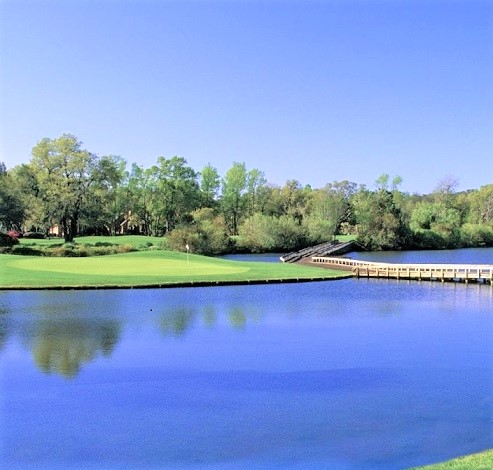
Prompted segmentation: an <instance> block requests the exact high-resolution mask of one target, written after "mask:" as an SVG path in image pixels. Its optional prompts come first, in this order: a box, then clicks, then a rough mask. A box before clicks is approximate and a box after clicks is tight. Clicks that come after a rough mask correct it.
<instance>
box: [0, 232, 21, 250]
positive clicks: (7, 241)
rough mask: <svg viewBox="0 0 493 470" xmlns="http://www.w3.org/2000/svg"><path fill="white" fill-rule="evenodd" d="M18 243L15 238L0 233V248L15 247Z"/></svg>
mask: <svg viewBox="0 0 493 470" xmlns="http://www.w3.org/2000/svg"><path fill="white" fill-rule="evenodd" d="M18 243H19V240H18V239H17V238H15V237H11V236H10V235H8V234H7V233H1V232H0V246H2V247H4V246H5V247H11V246H14V245H17V244H18Z"/></svg>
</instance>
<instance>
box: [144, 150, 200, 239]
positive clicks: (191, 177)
mask: <svg viewBox="0 0 493 470" xmlns="http://www.w3.org/2000/svg"><path fill="white" fill-rule="evenodd" d="M157 160H158V166H157V167H153V168H156V177H157V188H156V189H157V201H158V202H159V204H158V207H162V210H163V214H164V222H165V230H164V232H165V233H166V232H169V231H170V230H172V229H173V227H174V226H175V224H177V223H179V222H182V221H183V220H184V218H185V216H186V215H189V214H190V213H191V212H192V211H193V210H195V209H197V208H198V207H199V206H200V193H199V185H198V183H197V176H198V175H197V173H196V172H195V171H194V170H193V168H191V167H190V166H188V165H187V161H186V160H185V159H184V158H182V157H178V156H174V157H172V158H170V159H166V158H164V157H158V159H157Z"/></svg>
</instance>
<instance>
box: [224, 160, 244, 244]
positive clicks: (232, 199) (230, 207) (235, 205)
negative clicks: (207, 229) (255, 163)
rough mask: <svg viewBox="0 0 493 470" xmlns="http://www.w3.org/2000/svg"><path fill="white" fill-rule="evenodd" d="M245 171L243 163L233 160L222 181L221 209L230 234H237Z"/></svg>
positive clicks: (242, 208) (242, 207)
mask: <svg viewBox="0 0 493 470" xmlns="http://www.w3.org/2000/svg"><path fill="white" fill-rule="evenodd" d="M246 187H247V171H246V168H245V164H244V163H238V162H234V163H233V166H232V167H231V168H230V169H229V170H228V171H227V172H226V175H225V176H224V178H223V181H222V201H221V202H222V211H223V214H224V219H225V220H226V223H227V224H228V227H229V229H230V232H231V234H232V235H238V224H239V220H240V217H241V215H242V213H243V210H244V206H245V198H244V194H245V191H246Z"/></svg>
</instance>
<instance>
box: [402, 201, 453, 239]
mask: <svg viewBox="0 0 493 470" xmlns="http://www.w3.org/2000/svg"><path fill="white" fill-rule="evenodd" d="M460 226H461V215H460V212H459V211H458V210H457V209H455V208H453V207H447V205H446V204H445V203H444V202H426V201H423V202H419V203H418V204H416V206H415V208H414V210H413V212H412V214H411V222H410V228H411V230H413V232H414V233H415V235H416V238H417V239H418V240H421V242H420V243H421V244H422V245H424V246H427V243H430V241H432V245H431V246H430V247H431V248H452V247H454V246H457V245H458V244H459V241H460Z"/></svg>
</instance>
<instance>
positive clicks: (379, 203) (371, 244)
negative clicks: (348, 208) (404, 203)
mask: <svg viewBox="0 0 493 470" xmlns="http://www.w3.org/2000/svg"><path fill="white" fill-rule="evenodd" d="M352 204H353V208H354V216H355V219H356V224H357V229H358V240H359V241H360V242H361V243H363V244H364V245H365V246H366V247H368V248H369V249H375V250H380V249H382V250H392V249H397V248H400V247H402V246H403V245H404V244H405V238H406V235H407V234H406V230H405V226H404V223H403V220H402V216H401V212H400V210H399V209H398V208H397V207H396V205H395V203H394V198H393V194H392V193H391V192H390V191H387V190H385V189H380V190H378V191H375V192H373V191H369V190H367V189H361V190H360V191H359V192H358V193H357V194H355V196H354V197H353V199H352Z"/></svg>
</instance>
